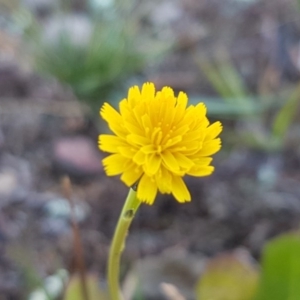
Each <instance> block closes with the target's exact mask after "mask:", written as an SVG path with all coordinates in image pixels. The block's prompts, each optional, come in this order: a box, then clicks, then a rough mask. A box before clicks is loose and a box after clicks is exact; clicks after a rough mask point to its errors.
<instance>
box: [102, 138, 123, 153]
mask: <svg viewBox="0 0 300 300" xmlns="http://www.w3.org/2000/svg"><path fill="white" fill-rule="evenodd" d="M98 143H99V148H100V149H101V150H102V151H105V152H110V153H117V152H118V147H126V146H127V145H128V144H127V143H126V141H125V140H123V139H121V138H119V137H118V136H115V135H108V134H101V135H99V139H98Z"/></svg>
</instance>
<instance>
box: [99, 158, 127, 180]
mask: <svg viewBox="0 0 300 300" xmlns="http://www.w3.org/2000/svg"><path fill="white" fill-rule="evenodd" d="M127 162H128V159H127V158H125V157H123V156H122V155H120V154H112V155H109V156H107V157H106V158H104V159H103V160H102V163H103V166H104V170H105V172H106V174H107V175H108V176H114V175H118V174H121V173H122V172H123V171H124V166H125V164H126V163H127Z"/></svg>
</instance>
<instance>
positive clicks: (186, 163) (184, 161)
mask: <svg viewBox="0 0 300 300" xmlns="http://www.w3.org/2000/svg"><path fill="white" fill-rule="evenodd" d="M173 155H174V157H175V159H176V160H177V162H178V164H179V166H180V167H182V168H184V169H190V168H191V167H192V166H193V165H194V162H193V161H192V160H191V159H189V158H188V157H186V156H185V155H183V154H181V153H179V152H175V153H174V154H173Z"/></svg>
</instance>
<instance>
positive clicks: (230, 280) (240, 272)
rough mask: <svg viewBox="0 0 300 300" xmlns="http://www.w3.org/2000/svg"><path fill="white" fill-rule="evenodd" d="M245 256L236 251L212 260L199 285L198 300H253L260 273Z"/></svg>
mask: <svg viewBox="0 0 300 300" xmlns="http://www.w3.org/2000/svg"><path fill="white" fill-rule="evenodd" d="M245 255H246V253H244V252H242V253H241V252H240V251H236V252H235V253H233V254H221V255H219V256H217V257H216V258H214V259H212V260H211V261H210V262H209V263H208V265H207V268H206V270H205V272H204V274H203V275H202V276H201V278H200V280H199V281H198V283H197V286H196V299H198V300H212V299H213V300H251V299H252V298H253V295H254V293H255V292H256V288H257V283H258V271H257V270H256V268H255V267H254V266H253V265H252V264H251V263H250V260H249V257H247V256H245ZM245 258H246V259H245ZM265 300H267V299H265Z"/></svg>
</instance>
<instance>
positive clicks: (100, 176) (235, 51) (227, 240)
mask: <svg viewBox="0 0 300 300" xmlns="http://www.w3.org/2000/svg"><path fill="white" fill-rule="evenodd" d="M166 2H167V3H169V2H168V1H166ZM225 2H226V1H225ZM229 2H230V3H231V4H233V3H234V2H235V1H229ZM245 2H246V1H245ZM275 2H276V3H275ZM200 3H203V4H200ZM204 3H205V4H204ZM249 3H250V1H249ZM291 5H292V4H289V3H287V4H286V5H285V6H284V9H282V7H281V3H280V1H272V6H271V5H270V3H269V2H268V1H252V3H251V4H247V5H246V4H244V6H243V5H242V4H240V6H236V7H235V9H232V10H231V9H229V8H228V6H226V4H224V5H223V4H220V1H202V2H201V1H200V2H198V1H192V0H189V1H183V2H182V3H181V2H180V5H179V9H180V12H179V13H180V20H181V22H177V20H176V14H175V17H174V18H175V21H174V22H175V23H176V26H175V27H174V29H173V30H174V32H176V33H177V37H176V38H177V39H176V41H177V42H176V47H175V49H174V50H173V52H171V53H170V55H168V56H167V57H166V58H165V59H164V60H163V61H162V62H161V63H160V64H159V66H157V65H156V66H150V67H149V68H148V69H146V70H145V72H144V74H143V77H144V78H146V79H147V80H152V81H154V82H155V83H156V85H157V86H164V85H171V86H172V87H174V88H175V89H176V90H185V91H190V93H191V94H192V95H199V94H201V95H205V96H216V93H215V92H214V90H213V88H212V87H211V85H209V84H208V82H207V80H205V77H204V75H203V74H202V73H201V72H199V69H198V68H197V67H196V66H195V64H194V62H193V60H192V58H191V57H192V55H195V53H196V54H197V53H200V52H201V55H207V57H208V59H209V55H210V53H209V49H210V50H211V49H212V48H213V47H217V45H219V44H222V43H224V44H225V45H229V46H230V47H229V48H228V49H230V51H229V53H230V55H231V56H232V57H233V61H234V63H235V64H236V66H237V67H238V68H239V70H240V71H241V74H242V75H241V76H243V78H244V79H245V80H246V82H247V84H248V86H249V89H250V90H251V91H253V92H254V91H257V90H259V89H260V88H262V89H264V90H266V91H268V92H270V91H272V92H273V91H276V89H277V90H278V89H280V88H282V87H283V86H285V85H291V84H293V82H295V81H296V80H299V70H298V69H297V66H296V65H295V64H294V61H293V57H292V55H290V53H292V52H293V51H292V50H293V49H294V48H293V47H294V46H295V43H294V42H286V44H285V47H286V48H283V50H282V49H281V50H282V51H279V50H278V47H277V46H276V45H277V40H276V39H277V37H278V35H280V34H282V35H283V36H285V37H286V36H287V35H288V38H290V39H292V38H295V36H296V34H294V33H291V35H289V34H290V33H282V32H281V31H278V30H277V29H278V28H282V27H280V26H281V25H282V24H283V25H284V26H288V24H291V25H290V28H293V30H292V31H291V30H290V31H288V32H296V33H297V32H298V31H297V28H298V27H297V26H298V24H297V23H296V22H294V21H295V19H294V15H295V13H293V10H292V9H291ZM176 8H177V7H176ZM279 11H281V13H280V14H279ZM171 17H172V16H171ZM171 17H170V18H171ZM172 20H173V19H172V18H171V21H170V22H171V24H172V22H173V21H172ZM253 20H255V21H253ZM156 22H158V21H157V20H156ZM283 25H282V26H283ZM268 26H269V27H268ZM194 28H196V29H194ZM199 28H202V34H201V35H200V34H199V35H197V34H193V32H194V31H193V30H196V32H199ZM266 28H267V29H266ZM269 28H271V29H269ZM192 29H193V30H192ZM219 29H220V30H219ZM233 29H234V31H233ZM263 30H265V31H263ZM262 31H263V32H262ZM174 32H173V33H172V34H174ZM200 32H201V31H200ZM288 38H286V39H285V40H287V39H288ZM270 41H271V42H272V43H273V44H271V42H270ZM297 41H298V40H297ZM271 45H273V46H274V47H271ZM0 47H1V45H0ZM276 47H277V48H276ZM270 48H272V54H270V52H269V50H270ZM200 49H201V50H200ZM202 49H203V51H202ZM278 55H282V56H278ZM266 70H268V72H270V73H268V74H271V75H268V76H267V75H266V76H267V77H268V80H267V83H266V84H265V85H264V86H263V87H261V80H260V79H261V78H262V77H263V75H264V74H266V73H267V71H266ZM270 70H271V71H270ZM272 78H273V79H274V78H275V79H274V80H275V81H274V80H273V79H272ZM272 80H273V81H272ZM199 82H201V84H199ZM274 82H275V83H274ZM297 120H299V115H298V116H297V117H296V121H295V128H297V127H296V126H297ZM221 121H222V122H223V124H224V128H225V133H224V136H228V135H230V134H234V133H235V132H237V131H238V127H239V126H240V124H241V122H242V120H236V119H235V120H228V119H224V120H223V119H222V120H221ZM99 122H100V121H99V120H97V119H95V118H94V117H92V116H91V115H90V114H89V113H87V109H86V107H84V105H82V104H81V103H80V102H78V101H77V100H76V98H75V96H74V95H73V93H72V92H71V91H70V89H69V88H66V87H63V86H62V85H61V84H60V83H58V82H57V81H56V80H54V79H49V78H43V77H41V76H40V75H37V74H36V73H34V72H33V71H32V70H30V71H28V70H26V71H24V68H23V67H22V66H20V65H19V64H18V61H17V60H14V61H13V62H7V61H5V63H3V62H1V61H0V299H1V300H2V299H7V300H8V299H12V300H18V299H27V298H26V297H27V295H28V293H29V291H30V290H31V289H32V288H33V287H35V286H36V283H37V281H36V280H33V279H32V278H31V277H30V274H31V273H32V272H33V273H34V274H36V277H37V278H45V277H46V276H48V275H50V274H53V273H55V272H56V271H57V270H58V269H60V268H64V269H67V270H68V271H69V272H71V273H72V272H74V271H75V270H76V267H77V264H76V262H75V256H76V251H78V249H76V248H74V241H73V238H74V237H73V231H72V225H71V217H72V215H71V213H70V211H69V209H68V205H69V204H68V201H67V200H66V197H65V196H64V190H63V187H62V184H61V179H62V178H63V177H64V176H65V175H68V176H69V177H70V179H71V182H72V199H73V201H74V203H75V206H76V210H78V213H76V216H75V218H76V220H77V223H78V226H79V228H80V236H81V241H82V247H83V250H84V259H85V264H86V269H87V270H88V271H91V272H94V273H96V274H98V275H99V277H100V279H101V280H102V281H105V269H106V262H107V255H108V249H109V244H110V240H111V237H112V234H113V231H114V228H115V225H116V222H117V219H118V216H119V213H120V211H121V208H122V204H123V201H124V200H123V199H125V197H126V194H127V188H126V187H125V186H124V185H123V184H122V183H121V182H120V180H119V179H118V178H108V177H106V175H105V174H104V172H103V170H102V168H101V159H102V158H103V156H104V154H102V153H100V151H98V150H97V136H98V134H99V131H105V130H106V129H105V127H103V126H104V125H103V124H102V123H99ZM82 137H84V138H82ZM70 139H71V140H70ZM85 139H87V141H85ZM59 141H63V143H62V145H63V146H64V145H65V147H66V149H73V150H74V152H72V154H71V153H70V157H65V156H61V155H60V153H61V152H59V151H58V152H57V151H56V148H55V145H57V143H58V142H59ZM289 141H290V142H289V143H287V145H286V146H285V145H284V147H282V148H281V149H280V151H279V150H278V151H276V152H270V151H266V150H263V149H257V148H254V147H252V148H251V147H248V146H246V145H244V144H240V143H237V144H234V145H232V144H231V143H230V142H227V141H226V140H224V139H223V144H224V145H223V148H222V151H221V152H220V153H219V154H217V155H216V157H215V160H214V165H215V167H216V171H215V172H214V174H213V175H212V176H210V177H207V178H201V179H198V178H186V182H187V185H188V187H189V190H190V191H191V194H192V202H191V203H188V204H185V205H181V204H178V203H176V201H175V200H174V199H173V198H172V197H171V196H165V195H160V196H159V197H158V198H157V200H156V202H155V204H154V205H153V206H147V205H142V207H141V208H140V211H139V213H138V215H137V217H136V219H135V220H134V223H133V225H132V227H131V230H130V234H129V236H128V242H127V247H126V249H125V252H124V256H123V260H124V266H126V268H127V269H128V270H130V268H131V265H132V264H133V262H134V261H136V260H138V259H141V258H144V257H149V256H158V255H159V254H160V253H162V252H164V251H166V250H168V249H173V248H177V249H178V248H179V249H183V250H184V251H185V252H187V253H188V254H190V255H199V256H204V257H212V256H214V255H216V254H218V253H220V252H223V251H230V250H233V249H236V248H240V247H242V248H245V249H247V250H248V251H249V252H250V253H251V255H252V256H253V257H254V258H256V259H258V260H259V258H260V254H261V250H262V247H263V245H264V243H265V242H266V241H267V240H268V239H270V238H272V237H274V236H276V235H278V234H280V233H283V232H286V231H289V230H294V229H297V228H298V226H299V219H300V187H299V180H300V173H299V168H300V147H299V135H298V134H297V130H295V134H294V135H292V136H291V138H290V140H289ZM291 141H292V142H291ZM70 143H71V144H70ZM73 143H78V144H73ZM83 144H84V145H83ZM60 145H61V144H60ZM70 145H71V146H70ZM74 145H75V146H74ZM63 146H62V147H63ZM79 147H82V148H80V149H83V150H82V151H83V152H82V153H78V149H79ZM85 149H87V150H85ZM68 151H69V150H68ZM85 151H86V152H85ZM63 153H65V152H63ZM76 154H77V155H76ZM80 155H82V156H80ZM83 157H84V159H85V158H86V159H87V160H84V159H83ZM81 158H82V159H83V161H86V164H84V165H82V164H80V163H79V164H78V160H79V161H81ZM95 165H97V166H99V167H95Z"/></svg>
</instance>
